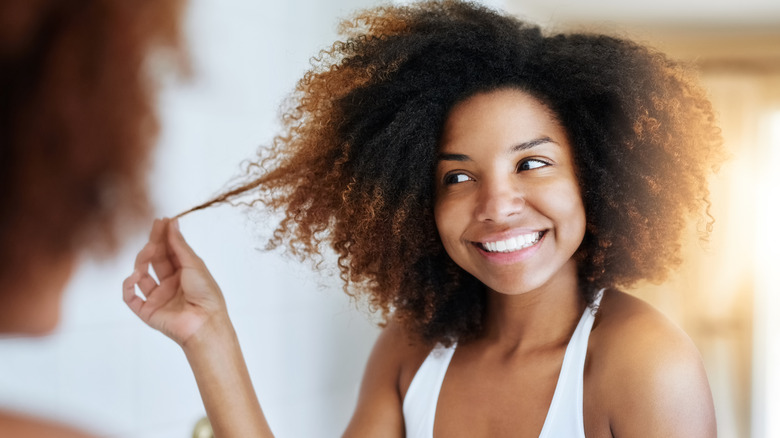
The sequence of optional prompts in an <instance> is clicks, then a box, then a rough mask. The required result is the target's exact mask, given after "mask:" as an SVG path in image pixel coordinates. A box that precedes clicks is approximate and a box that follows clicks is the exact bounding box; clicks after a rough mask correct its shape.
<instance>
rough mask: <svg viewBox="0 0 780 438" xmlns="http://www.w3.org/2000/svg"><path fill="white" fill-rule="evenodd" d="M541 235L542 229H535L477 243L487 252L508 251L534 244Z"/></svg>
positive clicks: (542, 233)
mask: <svg viewBox="0 0 780 438" xmlns="http://www.w3.org/2000/svg"><path fill="white" fill-rule="evenodd" d="M542 235H544V231H537V232H535V233H529V234H521V235H519V236H515V237H512V238H509V239H507V240H499V241H497V242H479V243H478V245H479V246H480V247H481V248H482V249H483V250H485V251H487V252H502V253H508V252H514V251H518V250H521V249H525V248H528V247H530V246H534V245H535V244H536V243H537V242H539V240H540V239H541V238H542Z"/></svg>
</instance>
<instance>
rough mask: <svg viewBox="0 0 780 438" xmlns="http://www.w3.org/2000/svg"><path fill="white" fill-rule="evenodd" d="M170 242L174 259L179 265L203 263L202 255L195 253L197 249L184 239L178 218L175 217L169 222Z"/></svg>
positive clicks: (189, 265)
mask: <svg viewBox="0 0 780 438" xmlns="http://www.w3.org/2000/svg"><path fill="white" fill-rule="evenodd" d="M168 244H169V245H170V248H171V252H172V253H173V254H172V255H173V256H174V257H173V261H174V263H178V265H179V267H181V266H187V267H195V266H199V265H202V264H203V261H202V260H201V259H200V257H198V255H197V254H195V251H193V249H192V248H191V247H190V245H189V244H187V241H186V240H184V236H183V235H182V234H181V230H180V229H179V220H178V219H173V220H171V221H170V222H169V223H168Z"/></svg>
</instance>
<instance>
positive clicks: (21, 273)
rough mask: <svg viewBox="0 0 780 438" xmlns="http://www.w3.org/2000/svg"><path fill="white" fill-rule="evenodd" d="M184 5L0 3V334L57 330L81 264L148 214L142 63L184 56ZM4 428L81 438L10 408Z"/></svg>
mask: <svg viewBox="0 0 780 438" xmlns="http://www.w3.org/2000/svg"><path fill="white" fill-rule="evenodd" d="M182 6H183V3H182V2H181V1H178V0H172V1H158V0H143V1H134V2H117V1H113V0H75V1H67V2H64V1H53V0H36V1H29V0H10V1H3V2H2V3H0V63H1V65H2V67H0V95H1V96H2V97H1V98H0V124H1V125H2V127H0V148H1V149H0V204H2V207H3V208H2V211H0V285H2V286H0V333H3V334H7V333H14V334H22V335H43V334H47V333H49V332H51V331H52V330H53V329H54V327H56V325H57V322H58V321H59V316H60V307H61V303H62V293H63V289H64V288H65V285H66V284H67V282H68V280H69V278H70V276H71V273H72V271H73V269H74V266H75V264H76V259H77V258H78V257H79V256H81V255H82V254H84V253H85V252H90V253H93V254H98V255H103V254H106V253H108V252H110V251H111V250H113V249H114V248H115V247H116V246H117V243H118V240H119V238H120V236H121V235H122V234H123V232H122V231H126V228H127V226H128V225H130V224H137V223H138V221H139V220H140V219H142V218H144V217H146V216H147V215H148V212H149V208H148V205H147V200H146V190H145V182H144V178H145V176H146V173H145V170H146V166H147V165H148V156H149V152H150V151H151V149H152V147H153V145H154V143H155V140H156V133H157V117H156V112H155V111H154V107H155V97H156V89H157V85H158V79H159V78H158V77H157V76H156V74H151V73H152V72H150V71H149V70H148V68H147V67H148V66H147V59H148V58H147V56H150V55H152V54H154V55H157V56H158V58H157V59H159V60H162V59H163V58H161V57H160V55H161V54H167V55H171V54H173V55H176V56H179V55H180V52H179V49H178V47H179V17H180V14H181V9H182ZM175 64H176V62H174V63H173V64H172V65H175ZM156 66H157V67H160V66H163V64H162V63H159V62H158V64H156ZM156 73H159V71H158V72H156ZM0 431H2V435H3V436H14V437H58V438H64V437H75V436H79V437H80V436H84V434H83V433H82V432H81V431H77V430H73V429H72V428H69V427H67V426H62V425H59V424H55V423H52V422H49V421H46V420H42V419H37V418H30V417H28V416H25V415H20V414H17V413H12V412H6V411H1V412H0Z"/></svg>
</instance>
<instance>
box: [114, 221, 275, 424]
mask: <svg viewBox="0 0 780 438" xmlns="http://www.w3.org/2000/svg"><path fill="white" fill-rule="evenodd" d="M150 264H151V265H152V269H154V273H155V275H156V276H157V279H158V280H155V279H154V277H152V276H151V275H150V274H149V265H150ZM136 286H138V288H139V289H140V290H141V293H143V295H144V297H145V298H146V299H145V300H144V299H143V298H141V297H139V296H137V295H136V294H135V287H136ZM122 289H123V291H122V293H123V296H124V300H125V303H127V306H128V307H130V309H131V310H132V311H133V312H135V314H136V315H138V317H139V318H141V319H142V320H143V321H144V322H145V323H147V324H148V325H149V326H150V327H153V328H155V329H157V330H159V331H161V332H163V333H164V334H165V335H166V336H168V337H169V338H171V339H173V340H174V341H176V342H177V343H178V344H179V345H181V347H182V349H183V350H184V353H185V355H186V356H187V360H188V361H189V363H190V366H191V367H192V372H193V374H194V376H195V380H196V382H197V383H198V388H199V389H200V394H201V397H202V398H203V405H204V406H205V407H206V413H207V414H208V417H209V420H210V421H211V425H212V427H213V428H214V433H215V435H216V436H219V437H223V438H233V437H241V438H243V437H257V438H264V437H272V436H273V434H272V433H271V429H270V428H269V427H268V422H267V421H266V420H265V416H264V415H263V410H262V409H261V407H260V404H259V403H258V401H257V395H255V390H254V387H253V386H252V381H251V379H250V378H249V371H248V370H247V368H246V363H245V362H244V356H243V354H242V353H241V347H240V346H239V344H238V338H237V337H236V333H235V331H234V330H233V325H232V324H231V323H230V319H229V318H228V315H227V308H226V307H225V300H224V298H223V297H222V292H221V291H220V290H219V286H217V283H216V282H215V281H214V278H212V277H211V274H210V273H209V271H208V269H207V268H206V265H205V264H204V263H203V260H201V259H200V257H198V256H197V255H196V254H195V252H194V251H193V250H192V248H190V246H189V245H187V242H185V241H184V237H183V236H182V235H181V232H180V231H179V226H178V223H177V222H176V220H175V219H174V220H170V219H161V220H156V221H154V225H153V226H152V232H151V235H150V236H149V243H147V244H146V246H144V247H143V249H141V251H140V252H139V253H138V256H137V257H136V259H135V271H134V272H133V274H132V275H131V276H129V277H127V279H125V281H124V283H123V284H122Z"/></svg>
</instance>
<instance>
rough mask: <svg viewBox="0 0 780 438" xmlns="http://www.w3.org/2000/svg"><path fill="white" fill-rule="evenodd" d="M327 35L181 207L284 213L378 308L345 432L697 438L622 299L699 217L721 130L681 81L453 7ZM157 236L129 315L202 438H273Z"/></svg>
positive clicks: (612, 50) (647, 316) (701, 402)
mask: <svg viewBox="0 0 780 438" xmlns="http://www.w3.org/2000/svg"><path fill="white" fill-rule="evenodd" d="M342 29H343V31H344V34H345V36H346V41H343V42H336V43H334V45H333V46H332V48H331V49H330V50H328V51H326V52H324V53H322V54H321V56H320V57H319V58H317V59H316V60H315V65H314V67H313V68H312V70H311V71H309V72H308V73H307V74H306V75H305V76H304V77H303V78H302V79H301V80H300V81H299V83H298V86H297V88H296V90H295V92H294V93H293V95H292V97H291V101H290V106H289V108H290V109H289V112H288V113H286V114H285V116H284V117H283V119H282V120H283V122H284V123H285V131H284V132H283V133H282V134H280V135H279V136H278V137H277V138H276V139H275V141H274V143H273V145H272V146H271V147H270V148H268V149H264V150H261V152H260V156H259V157H258V158H257V159H256V161H255V163H254V165H252V166H250V171H249V173H248V174H247V175H245V177H244V179H243V180H242V181H241V183H240V184H239V185H238V186H236V187H235V188H234V189H232V190H230V191H228V192H226V193H224V194H223V195H221V196H219V197H218V198H216V199H215V200H213V201H210V202H208V203H206V204H204V205H201V206H198V207H195V208H194V209H192V210H198V209H200V208H205V207H208V206H210V205H213V204H218V203H222V202H231V201H237V200H239V199H241V200H242V201H248V203H249V204H250V205H252V206H257V207H260V208H263V209H267V208H270V209H277V210H281V211H282V213H283V217H282V219H281V222H280V223H279V225H278V227H277V229H276V232H275V234H274V238H273V239H272V240H271V242H270V246H271V247H275V246H279V245H286V246H287V247H288V248H289V249H290V250H291V251H292V252H293V254H295V255H299V256H302V257H308V258H310V259H311V260H313V261H314V262H315V265H316V263H318V262H321V261H322V256H321V250H323V249H324V248H323V245H325V244H329V245H330V246H331V247H332V249H333V250H335V252H336V253H337V255H338V257H339V259H338V267H339V269H340V270H341V277H342V279H343V280H344V283H345V286H344V288H345V291H347V292H348V293H349V294H352V295H353V296H362V297H366V298H367V299H368V301H369V302H370V304H371V305H373V306H374V308H376V309H378V310H380V311H381V312H382V313H383V315H384V316H385V318H386V323H387V324H386V328H385V330H384V331H383V333H382V335H380V338H379V340H378V341H377V343H376V346H375V348H374V351H373V353H372V355H371V357H370V358H369V361H368V365H367V369H366V373H365V375H364V379H363V386H362V389H361V394H360V398H359V400H358V405H357V409H356V411H355V414H354V416H353V419H352V421H351V423H350V424H349V426H348V429H347V433H346V435H347V436H393V437H399V436H407V437H410V438H411V437H418V436H419V437H431V436H447V437H457V436H468V437H475V436H491V437H501V436H512V437H516V436H545V437H555V436H567V437H585V436H587V437H589V438H591V437H612V436H617V437H638V436H642V437H695V436H702V437H704V436H706V437H709V436H714V435H715V422H714V414H713V407H712V399H711V395H710V391H709V386H708V383H707V379H706V376H705V375H704V371H703V368H702V365H701V359H700V357H699V355H698V353H697V351H696V349H695V347H693V345H692V343H691V342H690V340H689V339H688V338H687V336H686V335H685V334H684V333H682V332H681V331H680V330H679V329H678V328H677V327H675V326H674V325H673V324H671V323H670V322H669V321H668V320H667V319H666V318H665V317H663V316H662V315H661V314H660V313H658V312H657V311H656V310H654V309H652V308H651V307H650V306H648V305H646V304H644V303H643V302H641V301H639V300H637V299H635V298H632V297H630V296H628V295H626V294H624V293H623V292H621V291H620V290H619V288H625V287H629V286H631V285H632V284H634V283H635V282H637V281H640V280H659V279H662V278H664V277H665V276H666V275H667V274H668V272H669V271H670V270H671V269H672V268H674V267H675V266H676V265H677V263H678V262H679V239H680V236H681V234H682V231H683V229H684V228H685V224H686V220H687V219H688V218H689V216H692V217H701V216H704V215H705V214H706V211H703V210H704V209H705V208H706V205H707V184H706V178H707V176H708V174H709V173H710V171H711V170H712V169H713V166H714V165H716V164H717V162H718V160H719V157H720V155H721V149H720V137H719V133H718V129H717V127H716V126H715V125H714V122H713V119H714V118H713V115H712V110H711V108H710V104H709V102H708V101H707V99H706V98H705V96H704V93H703V92H702V91H701V90H700V89H699V87H698V86H697V85H696V83H695V82H694V81H693V80H692V79H691V76H690V75H689V74H688V73H687V72H686V71H685V70H684V69H683V68H681V67H679V66H677V65H676V64H674V63H672V62H670V61H669V60H668V59H667V58H666V57H665V56H664V55H662V54H660V53H657V52H655V51H653V50H652V49H649V48H647V47H643V46H640V45H637V44H635V43H632V42H630V41H626V40H621V39H616V38H612V37H608V36H603V35H589V34H565V35H559V34H556V35H547V34H545V33H544V32H542V30H541V29H539V28H538V27H536V26H533V25H530V24H527V23H523V22H520V21H518V20H516V19H515V18H512V17H509V16H506V15H503V14H500V13H498V12H496V11H493V10H490V9H487V8H484V7H481V6H477V5H474V4H471V3H466V2H460V1H442V2H437V1H436V2H424V3H416V4H413V5H410V6H403V7H384V8H377V9H373V10H368V11H364V12H361V13H359V14H358V15H356V16H355V17H354V18H352V19H350V20H348V21H346V22H344V23H343V26H342ZM708 219H709V222H708V223H710V224H711V218H708ZM176 224H177V223H176V221H169V220H167V219H164V220H162V221H158V222H156V223H155V225H154V227H153V230H152V233H151V237H150V241H149V243H148V244H147V246H145V247H144V248H143V249H142V250H141V252H140V253H139V255H138V258H137V261H136V266H135V271H134V272H133V274H132V275H131V276H130V277H128V279H127V280H126V281H125V283H124V298H125V301H126V302H127V304H128V306H129V307H130V308H131V309H132V310H133V311H134V312H135V313H136V314H137V315H138V316H139V317H140V318H141V319H142V320H144V321H145V322H146V323H147V324H149V325H150V326H152V327H154V328H157V329H158V330H160V331H162V332H163V333H165V334H166V335H167V336H169V337H170V338H172V339H173V340H175V341H176V342H177V343H179V344H180V345H181V346H182V348H183V350H184V352H185V353H186V355H187V357H188V359H189V361H190V364H191V365H192V367H193V370H194V373H195V377H196V379H197V381H198V385H199V388H200V390H201V394H202V396H203V398H204V402H205V404H206V409H207V412H208V414H209V417H210V418H211V421H212V423H213V424H214V427H215V431H216V432H217V434H218V435H220V434H222V435H224V436H269V435H270V429H269V427H268V424H267V422H266V420H265V418H264V416H263V413H262V411H261V409H260V406H259V404H258V402H257V399H256V397H255V394H254V392H253V389H252V387H251V384H250V382H249V379H248V374H247V372H246V367H245V365H244V364H243V359H242V357H241V352H240V349H239V348H238V342H237V337H236V334H235V332H234V329H233V326H232V324H231V323H230V319H229V318H228V316H227V311H226V307H225V303H224V300H223V298H222V295H221V292H220V290H219V288H218V286H217V283H216V282H215V281H214V279H213V278H212V277H211V275H210V274H209V272H208V270H207V269H206V267H205V265H204V263H203V262H202V261H201V260H200V259H199V258H198V257H197V255H195V253H194V252H193V251H192V249H191V248H190V247H189V246H188V245H187V243H186V242H185V240H184V238H183V236H182V234H181V232H180V231H179V229H178V227H177V226H176ZM705 233H706V231H705ZM149 265H151V266H152V268H153V269H154V271H155V273H156V274H157V279H155V278H154V277H152V276H151V274H150V273H149V272H148V270H149ZM136 288H138V289H140V291H141V292H142V294H143V297H139V296H137V295H136V294H135V289H136ZM270 292H272V291H269V293H270ZM214 351H218V352H219V354H214Z"/></svg>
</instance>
